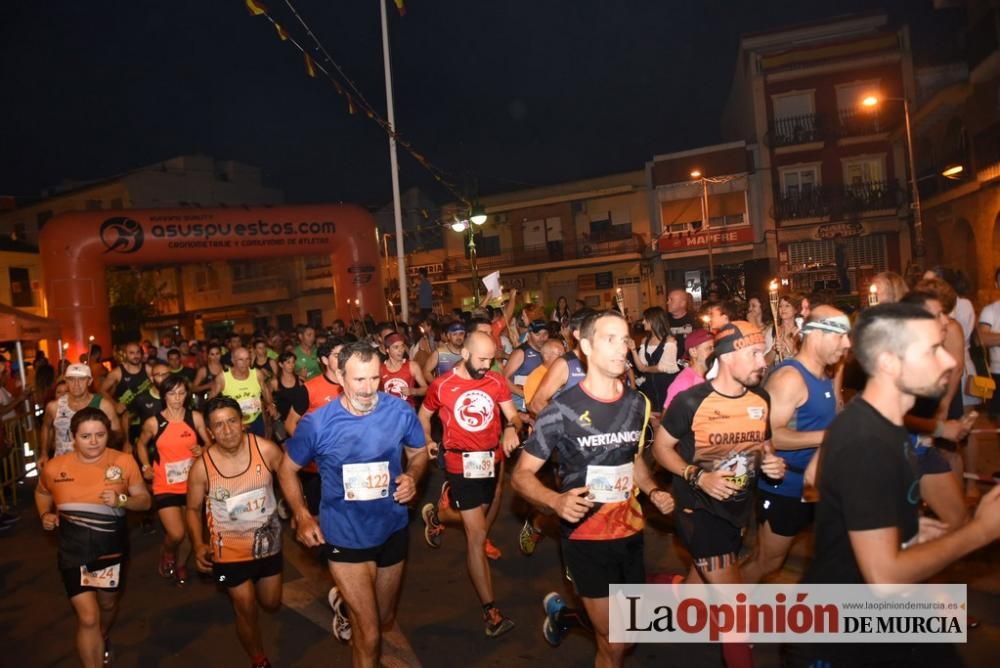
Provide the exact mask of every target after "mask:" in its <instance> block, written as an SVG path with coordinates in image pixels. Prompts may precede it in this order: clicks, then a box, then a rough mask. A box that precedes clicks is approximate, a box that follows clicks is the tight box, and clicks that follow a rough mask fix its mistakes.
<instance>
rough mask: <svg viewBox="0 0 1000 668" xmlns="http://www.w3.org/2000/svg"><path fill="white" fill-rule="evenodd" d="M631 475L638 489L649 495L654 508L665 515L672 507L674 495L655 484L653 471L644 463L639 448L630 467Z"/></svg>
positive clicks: (644, 460) (644, 459)
mask: <svg viewBox="0 0 1000 668" xmlns="http://www.w3.org/2000/svg"><path fill="white" fill-rule="evenodd" d="M632 475H633V476H634V477H635V485H636V487H638V488H639V491H640V492H642V493H643V494H645V495H646V496H648V497H649V500H650V501H652V502H653V505H655V506H656V509H657V510H659V511H660V512H661V513H663V514H664V515H666V514H667V513H669V512H670V511H672V510H673V509H674V497H673V496H672V495H671V494H670V493H669V492H666V491H664V490H662V489H660V488H659V487H657V486H656V479H655V478H654V477H653V472H652V471H650V470H649V465H647V464H646V458H645V457H644V456H643V451H642V450H640V451H639V452H638V453H637V454H636V456H635V464H634V466H633V468H632Z"/></svg>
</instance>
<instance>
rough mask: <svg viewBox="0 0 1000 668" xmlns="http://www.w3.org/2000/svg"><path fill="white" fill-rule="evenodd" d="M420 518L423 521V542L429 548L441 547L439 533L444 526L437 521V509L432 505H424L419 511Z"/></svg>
mask: <svg viewBox="0 0 1000 668" xmlns="http://www.w3.org/2000/svg"><path fill="white" fill-rule="evenodd" d="M420 517H422V518H423V520H424V540H426V541H427V544H428V545H430V546H431V547H441V533H442V532H443V531H444V526H443V525H442V524H441V521H440V520H438V513H437V508H436V507H435V506H434V504H433V503H425V504H424V507H423V508H421V509H420Z"/></svg>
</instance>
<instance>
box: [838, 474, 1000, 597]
mask: <svg viewBox="0 0 1000 668" xmlns="http://www.w3.org/2000/svg"><path fill="white" fill-rule="evenodd" d="M848 536H849V537H850V539H851V548H852V549H853V550H854V558H855V559H856V560H857V562H858V568H859V569H860V570H861V574H862V575H863V576H864V578H865V581H866V582H869V583H873V584H895V583H902V584H905V583H912V582H922V581H924V580H926V579H928V578H930V577H931V576H933V575H935V574H936V573H938V572H940V571H941V570H942V569H944V568H945V567H946V566H948V565H949V564H951V563H952V562H954V561H956V560H958V559H960V558H962V557H963V556H965V555H966V554H969V553H970V552H972V551H974V550H977V549H979V548H981V547H983V546H985V545H988V544H989V543H991V542H992V541H994V540H996V539H997V537H998V536H1000V486H997V487H994V488H993V489H992V490H990V491H989V493H988V494H986V496H984V497H983V500H982V501H981V502H980V504H979V507H978V508H977V509H976V516H975V518H974V519H973V520H972V521H970V522H969V523H968V524H966V525H965V526H962V527H959V528H958V529H956V530H955V531H952V532H950V533H947V534H945V535H944V536H942V537H941V538H938V539H937V540H931V541H928V542H926V543H920V544H917V545H913V546H912V547H909V548H907V549H902V548H901V547H900V544H899V540H900V536H899V530H898V529H897V528H896V527H886V528H883V529H871V530H868V531H849V532H848Z"/></svg>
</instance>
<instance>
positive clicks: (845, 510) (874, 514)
mask: <svg viewBox="0 0 1000 668" xmlns="http://www.w3.org/2000/svg"><path fill="white" fill-rule="evenodd" d="M819 470H820V475H819V503H818V504H817V506H816V549H815V553H816V556H815V558H814V560H813V562H812V564H811V565H810V567H809V568H808V569H807V570H806V574H805V577H804V578H803V582H808V583H831V584H863V583H864V581H865V580H864V577H863V576H862V574H861V570H860V569H859V568H858V562H857V560H856V559H855V558H854V550H853V549H852V548H851V540H850V537H849V536H848V532H849V531H869V530H872V529H884V528H887V527H896V528H897V529H899V542H900V543H906V542H907V541H909V540H910V539H911V538H913V537H914V536H915V535H916V534H917V529H918V518H917V510H918V507H919V505H920V480H919V477H918V476H917V474H916V467H915V456H914V453H913V445H912V443H911V441H910V438H909V434H907V433H906V429H904V428H903V427H901V426H898V425H895V424H893V423H891V422H889V420H887V419H886V418H885V417H884V416H883V415H882V414H881V413H879V412H878V411H877V410H875V408H874V407H873V406H872V405H871V404H869V403H868V402H866V401H865V400H864V399H862V398H861V397H860V396H858V397H855V398H854V399H853V400H852V401H851V403H849V404H848V405H847V407H846V408H845V409H844V410H843V411H842V412H841V413H840V415H838V416H837V417H836V419H834V421H833V423H832V424H831V425H830V428H829V429H828V430H827V433H826V438H825V439H824V440H823V447H821V448H820V462H819Z"/></svg>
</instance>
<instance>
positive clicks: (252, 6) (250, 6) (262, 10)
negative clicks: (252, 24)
mask: <svg viewBox="0 0 1000 668" xmlns="http://www.w3.org/2000/svg"><path fill="white" fill-rule="evenodd" d="M246 3H247V11H248V12H250V15H251V16H262V15H264V14H267V7H265V6H264V3H263V2H261V1H260V0H246Z"/></svg>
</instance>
